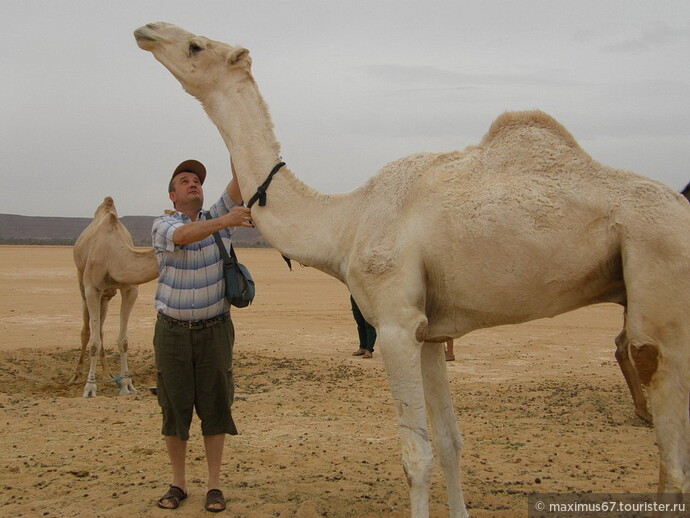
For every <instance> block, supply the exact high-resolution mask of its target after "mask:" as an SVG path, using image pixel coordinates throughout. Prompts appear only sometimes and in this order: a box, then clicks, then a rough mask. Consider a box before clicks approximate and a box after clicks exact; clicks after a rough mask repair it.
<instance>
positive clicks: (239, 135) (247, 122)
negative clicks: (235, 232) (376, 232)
mask: <svg viewBox="0 0 690 518" xmlns="http://www.w3.org/2000/svg"><path fill="white" fill-rule="evenodd" d="M202 105H203V106H204V109H205V110H206V112H207V113H208V115H209V117H210V118H211V120H212V121H213V122H214V123H215V124H216V126H217V127H218V130H219V131H220V133H221V135H222V137H223V140H224V141H225V144H226V146H227V147H228V150H229V151H230V153H231V155H232V160H233V163H234V166H235V171H236V174H237V180H238V183H239V186H240V190H241V192H242V195H243V197H244V198H245V199H247V200H249V198H250V197H251V196H253V195H254V193H256V192H257V189H258V188H259V187H260V186H261V184H263V183H264V181H265V180H266V177H267V175H268V174H269V172H270V171H271V170H272V169H273V167H274V166H275V165H276V164H277V163H279V162H281V160H280V157H279V154H280V145H279V144H278V141H277V140H276V138H275V135H274V133H273V124H272V122H271V120H270V115H269V113H268V109H267V108H266V105H265V103H264V102H263V99H262V98H261V95H260V93H259V91H258V89H257V87H256V84H255V83H254V81H253V80H246V81H244V82H243V83H242V84H240V85H235V87H234V88H228V89H226V90H225V91H223V92H221V93H219V94H217V95H216V96H215V97H213V98H211V99H205V100H204V101H202ZM347 196H348V195H324V194H321V193H319V192H317V191H316V190H314V189H312V188H310V187H308V186H307V185H305V184H304V183H302V182H301V181H300V180H298V179H297V178H296V177H295V176H294V175H293V174H292V172H291V171H290V170H289V168H288V167H287V166H285V167H282V168H281V169H280V172H278V173H277V174H275V176H274V177H273V180H272V183H271V185H270V188H268V189H267V190H266V203H265V206H261V205H260V204H259V203H256V204H255V205H254V207H253V208H252V219H253V220H254V222H255V223H256V226H257V228H258V229H259V231H260V232H261V234H262V236H263V237H264V238H265V239H266V240H267V241H268V242H269V243H270V244H271V245H272V246H273V247H275V248H276V249H278V250H279V251H280V252H281V253H282V254H283V255H285V256H287V257H289V258H291V259H294V260H295V261H298V262H300V263H302V264H304V265H307V266H312V267H314V268H317V269H319V270H321V271H323V272H325V273H328V274H329V275H332V276H334V277H336V278H339V279H342V278H343V276H344V271H345V269H346V265H344V261H345V258H346V257H347V254H345V253H344V251H341V250H340V248H341V247H342V246H343V245H342V244H341V243H344V242H345V241H346V239H344V238H342V236H343V235H348V234H347V232H348V230H349V229H348V225H349V224H350V218H349V217H348V215H345V214H343V211H346V210H347V202H346V198H347Z"/></svg>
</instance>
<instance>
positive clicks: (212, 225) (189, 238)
mask: <svg viewBox="0 0 690 518" xmlns="http://www.w3.org/2000/svg"><path fill="white" fill-rule="evenodd" d="M225 227H250V228H252V227H254V223H253V222H252V215H251V210H250V209H248V208H247V207H239V206H237V207H233V208H232V209H230V212H228V213H227V214H224V215H223V216H219V217H217V218H213V219H199V220H197V221H193V222H191V223H187V224H186V225H182V226H181V227H179V228H178V229H177V230H175V233H174V234H173V242H174V243H175V244H176V245H188V244H190V243H196V242H197V241H201V240H202V239H206V238H207V237H208V236H210V235H211V234H213V233H214V232H216V231H217V230H220V229H221V228H225Z"/></svg>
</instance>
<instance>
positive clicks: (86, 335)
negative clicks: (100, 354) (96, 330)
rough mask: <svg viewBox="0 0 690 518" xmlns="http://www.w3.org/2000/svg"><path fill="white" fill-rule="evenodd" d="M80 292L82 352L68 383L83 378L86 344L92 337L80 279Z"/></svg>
mask: <svg viewBox="0 0 690 518" xmlns="http://www.w3.org/2000/svg"><path fill="white" fill-rule="evenodd" d="M79 292H80V293H81V308H82V310H81V314H82V326H81V334H80V338H81V353H80V354H79V361H78V362H77V368H76V370H75V371H74V375H73V376H72V378H71V379H70V380H69V381H68V383H70V384H72V383H78V382H79V379H80V378H81V374H82V372H84V358H85V357H86V345H87V344H88V343H89V339H90V338H91V325H90V324H89V307H88V305H87V304H86V296H85V294H84V285H83V284H82V282H81V279H80V280H79Z"/></svg>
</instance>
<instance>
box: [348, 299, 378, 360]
mask: <svg viewBox="0 0 690 518" xmlns="http://www.w3.org/2000/svg"><path fill="white" fill-rule="evenodd" d="M350 304H351V305H352V316H354V317H355V322H357V334H359V348H360V349H367V350H368V351H371V352H374V342H376V329H374V326H372V325H371V324H370V323H369V322H367V321H366V320H365V319H364V316H363V315H362V312H361V311H360V310H359V308H358V307H357V303H356V302H355V299H353V298H352V295H350Z"/></svg>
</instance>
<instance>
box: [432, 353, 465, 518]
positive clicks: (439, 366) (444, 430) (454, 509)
mask: <svg viewBox="0 0 690 518" xmlns="http://www.w3.org/2000/svg"><path fill="white" fill-rule="evenodd" d="M443 346H444V344H442V343H425V344H424V346H423V347H422V376H423V380H424V397H425V398H426V406H427V409H428V411H429V416H430V419H431V427H432V430H433V434H432V436H433V441H434V447H435V449H436V452H437V453H438V457H439V461H440V463H441V469H442V470H443V478H444V479H445V481H446V489H447V491H448V506H449V509H450V517H451V518H469V514H468V513H467V508H466V507H465V499H464V498H463V495H462V486H461V483H460V452H461V450H462V437H461V436H460V430H459V428H458V422H457V419H456V418H455V412H454V411H453V401H452V399H451V395H450V386H449V384H448V372H447V368H446V356H445V352H444V348H443Z"/></svg>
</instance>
